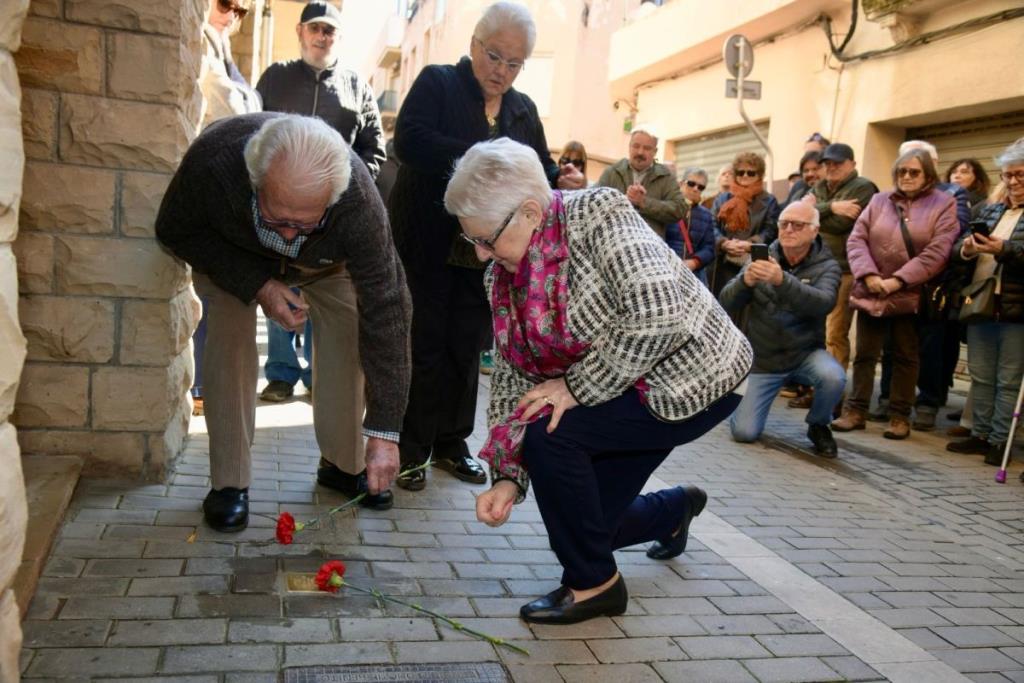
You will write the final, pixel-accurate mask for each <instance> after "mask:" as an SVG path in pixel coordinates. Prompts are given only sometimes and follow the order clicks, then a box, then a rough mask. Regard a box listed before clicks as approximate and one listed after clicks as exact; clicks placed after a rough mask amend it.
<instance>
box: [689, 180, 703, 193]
mask: <svg viewBox="0 0 1024 683" xmlns="http://www.w3.org/2000/svg"><path fill="white" fill-rule="evenodd" d="M686 186H687V187H696V188H697V189H698V190H700V191H701V192H703V191H704V188H706V187H707V185H701V184H700V183H698V182H697V181H696V180H687V181H686Z"/></svg>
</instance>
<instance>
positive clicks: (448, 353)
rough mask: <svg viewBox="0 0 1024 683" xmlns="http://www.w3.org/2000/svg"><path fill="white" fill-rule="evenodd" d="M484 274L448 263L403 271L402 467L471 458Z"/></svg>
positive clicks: (486, 314) (484, 328)
mask: <svg viewBox="0 0 1024 683" xmlns="http://www.w3.org/2000/svg"><path fill="white" fill-rule="evenodd" d="M483 274H484V273H483V271H482V270H477V269H473V268H460V267H458V266H448V265H446V266H444V268H443V269H442V270H440V271H436V272H434V273H431V274H429V275H424V274H422V273H416V272H413V271H412V270H410V271H408V273H407V276H408V281H409V290H410V292H411V293H412V303H413V313H412V384H411V386H410V389H409V405H408V408H406V411H405V419H404V421H403V425H402V437H401V441H400V442H399V451H400V453H401V457H402V465H403V466H405V465H411V464H418V463H421V462H423V461H424V460H426V459H427V457H428V456H431V455H433V457H434V458H435V459H438V458H449V459H454V458H458V457H461V456H463V455H468V454H469V448H468V447H467V446H466V438H467V437H469V435H470V434H472V433H473V423H474V420H475V418H476V392H477V384H478V381H479V371H480V352H481V351H482V350H483V347H484V341H485V339H486V338H487V337H488V335H489V334H490V325H491V316H490V307H489V306H488V304H487V297H486V295H485V292H484V286H483Z"/></svg>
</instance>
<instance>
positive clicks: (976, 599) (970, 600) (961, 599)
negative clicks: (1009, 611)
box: [935, 591, 1007, 607]
mask: <svg viewBox="0 0 1024 683" xmlns="http://www.w3.org/2000/svg"><path fill="white" fill-rule="evenodd" d="M935 595H937V596H939V597H940V598H942V599H943V600H945V601H946V602H948V603H949V604H951V605H953V606H954V607H1006V606H1007V604H1006V601H1004V600H1003V599H1002V598H1001V597H1000V596H998V595H990V594H989V593H976V592H967V591H957V592H942V591H936V593H935Z"/></svg>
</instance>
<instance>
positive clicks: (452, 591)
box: [419, 579, 508, 596]
mask: <svg viewBox="0 0 1024 683" xmlns="http://www.w3.org/2000/svg"><path fill="white" fill-rule="evenodd" d="M419 583H420V585H421V586H422V587H423V592H424V593H426V594H428V595H438V596H447V595H466V596H499V595H507V594H508V591H506V590H505V586H504V585H502V582H501V581H499V580H497V579H494V580H487V579H423V580H422V581H420V582H419Z"/></svg>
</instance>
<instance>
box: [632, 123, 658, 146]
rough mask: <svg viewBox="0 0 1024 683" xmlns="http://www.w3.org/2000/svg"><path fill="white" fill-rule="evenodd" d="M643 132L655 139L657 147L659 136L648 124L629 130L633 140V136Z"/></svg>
mask: <svg viewBox="0 0 1024 683" xmlns="http://www.w3.org/2000/svg"><path fill="white" fill-rule="evenodd" d="M641 133H643V134H644V135H646V136H647V137H649V138H653V139H654V146H655V147H657V146H658V136H657V135H655V133H654V131H653V130H651V129H650V128H647V127H646V126H637V127H636V128H634V129H633V130H631V131H629V139H630V141H631V142H632V140H633V136H635V135H640V134H641Z"/></svg>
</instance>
